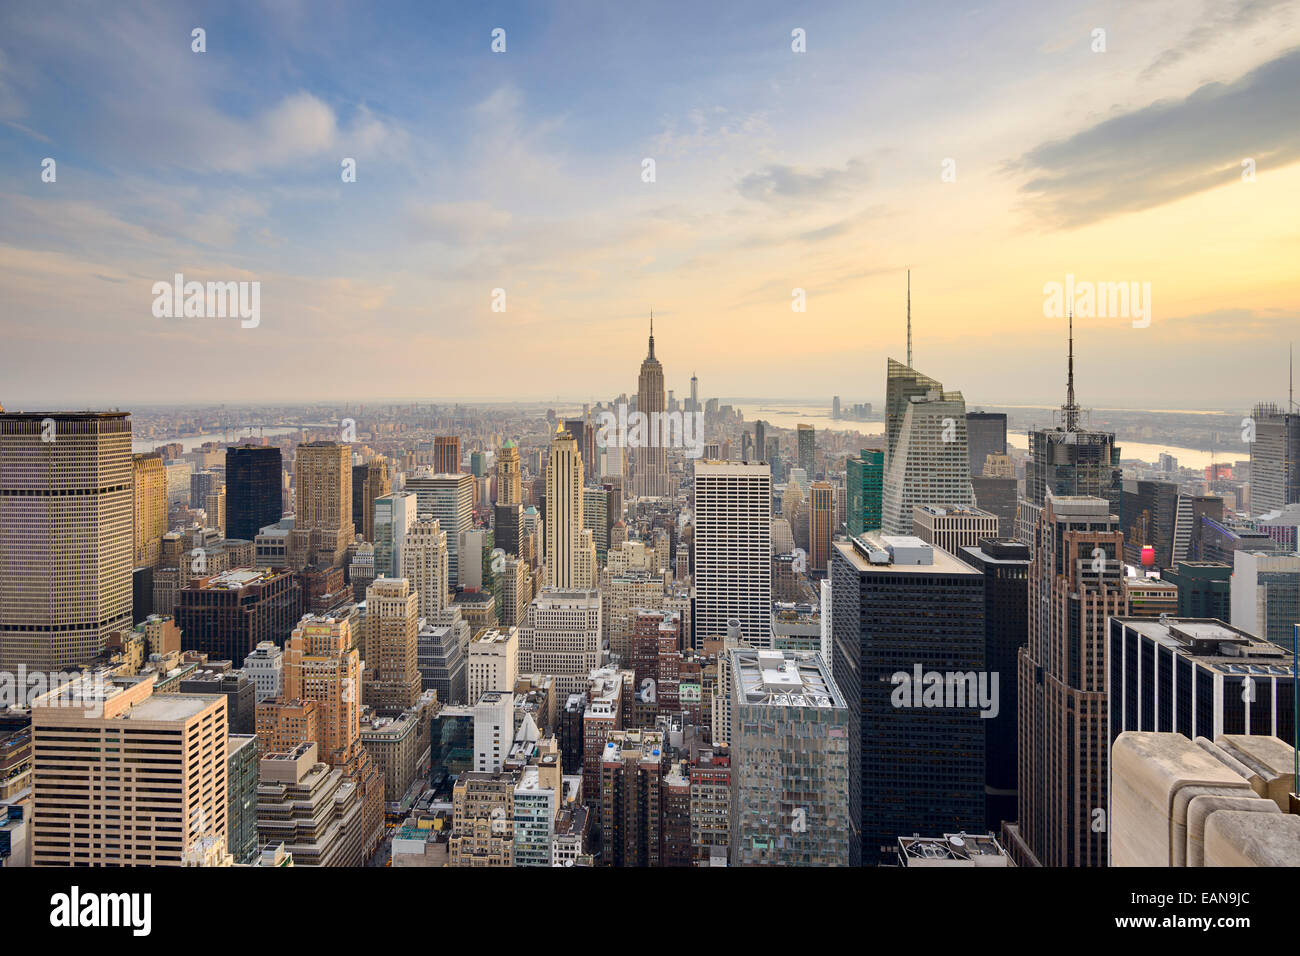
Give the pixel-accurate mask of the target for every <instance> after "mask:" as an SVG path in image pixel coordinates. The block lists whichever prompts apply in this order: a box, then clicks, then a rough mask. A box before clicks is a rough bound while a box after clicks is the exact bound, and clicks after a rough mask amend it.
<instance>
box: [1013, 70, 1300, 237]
mask: <svg viewBox="0 0 1300 956" xmlns="http://www.w3.org/2000/svg"><path fill="white" fill-rule="evenodd" d="M1298 101H1300V48H1296V49H1292V50H1290V51H1288V52H1287V53H1285V54H1283V55H1282V56H1279V57H1277V58H1276V59H1274V60H1272V61H1270V62H1268V63H1265V64H1264V65H1262V66H1259V67H1257V68H1256V69H1254V70H1253V71H1251V72H1250V73H1247V74H1246V75H1245V76H1243V77H1241V78H1240V79H1238V80H1236V81H1234V82H1232V83H1227V84H1224V83H1207V84H1205V85H1204V86H1202V87H1200V88H1199V89H1197V90H1195V91H1194V92H1193V93H1191V94H1190V95H1189V96H1187V97H1186V98H1185V99H1182V100H1162V101H1159V102H1156V103H1153V104H1151V105H1150V106H1147V107H1144V108H1143V109H1139V110H1136V111H1134V112H1130V113H1126V114H1123V115H1120V116H1115V117H1112V118H1110V119H1107V120H1105V121H1103V122H1101V123H1098V124H1097V125H1095V126H1092V127H1089V128H1088V129H1085V130H1082V131H1080V132H1078V133H1076V134H1074V135H1073V136H1071V137H1069V138H1067V139H1063V140H1055V141H1051V142H1046V143H1043V144H1041V145H1039V146H1037V147H1035V148H1034V149H1032V150H1030V151H1029V152H1027V153H1025V154H1024V155H1023V156H1022V157H1021V158H1020V159H1019V160H1017V161H1015V162H1012V163H1010V164H1008V169H1009V170H1011V171H1014V172H1027V173H1028V174H1029V175H1030V177H1031V178H1030V179H1029V180H1028V181H1027V182H1025V183H1024V184H1023V185H1022V186H1021V192H1022V193H1024V194H1025V195H1027V196H1028V197H1030V198H1029V206H1030V208H1031V210H1032V211H1033V212H1034V213H1035V214H1036V215H1037V216H1038V217H1039V218H1041V219H1042V220H1044V221H1045V222H1047V223H1048V224H1050V225H1053V226H1056V227H1061V228H1069V227H1075V226H1082V225H1086V224H1088V223H1092V222H1098V221H1101V220H1103V219H1107V218H1110V217H1112V216H1118V215H1122V214H1124V213H1130V212H1137V211H1140V210H1143V209H1151V208H1154V207H1156V206H1160V205H1164V204H1165V203H1169V202H1173V201H1175V200H1177V199H1182V198H1184V197H1186V196H1191V195H1195V194H1196V193H1199V192H1203V191H1205V190H1207V189H1212V188H1214V187H1216V186H1222V185H1225V184H1227V183H1230V182H1233V181H1239V179H1240V174H1241V170H1242V167H1241V162H1242V159H1243V158H1246V157H1249V158H1252V159H1254V160H1255V162H1256V164H1257V167H1258V169H1260V170H1261V171H1263V170H1266V169H1268V168H1269V167H1273V168H1279V167H1282V166H1286V165H1289V164H1291V163H1293V162H1295V161H1297V160H1298V159H1300V124H1297V123H1296V122H1295V105H1296V103H1297V102H1298Z"/></svg>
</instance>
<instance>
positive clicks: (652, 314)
mask: <svg viewBox="0 0 1300 956" xmlns="http://www.w3.org/2000/svg"><path fill="white" fill-rule="evenodd" d="M649 357H650V358H654V357H655V310H654V309H651V310H650V356H649Z"/></svg>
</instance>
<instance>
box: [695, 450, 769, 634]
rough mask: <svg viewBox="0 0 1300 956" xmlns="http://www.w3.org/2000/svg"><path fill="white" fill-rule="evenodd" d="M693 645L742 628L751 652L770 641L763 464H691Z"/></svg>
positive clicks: (766, 492)
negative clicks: (734, 624)
mask: <svg viewBox="0 0 1300 956" xmlns="http://www.w3.org/2000/svg"><path fill="white" fill-rule="evenodd" d="M694 556H695V593H696V611H695V614H696V617H695V633H696V635H697V639H698V640H700V641H703V640H715V639H717V638H721V637H724V636H725V635H726V634H727V624H728V622H729V621H731V620H733V619H734V620H737V621H739V622H740V630H741V636H742V637H743V638H744V640H745V641H747V642H748V643H749V644H750V646H752V647H758V648H767V647H770V646H771V641H772V566H771V562H772V471H771V468H770V467H769V466H768V465H766V464H755V463H752V462H735V461H705V460H700V461H696V462H695V555H694Z"/></svg>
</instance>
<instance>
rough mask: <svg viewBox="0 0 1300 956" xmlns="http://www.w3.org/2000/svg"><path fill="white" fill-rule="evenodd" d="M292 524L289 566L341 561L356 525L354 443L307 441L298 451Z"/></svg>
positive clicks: (295, 566)
mask: <svg viewBox="0 0 1300 956" xmlns="http://www.w3.org/2000/svg"><path fill="white" fill-rule="evenodd" d="M293 467H294V526H293V532H292V533H291V534H290V538H289V540H290V552H291V553H290V564H291V565H292V566H293V567H294V568H295V569H301V568H303V567H305V566H306V565H307V564H310V563H312V562H313V561H320V562H324V563H326V564H330V565H335V566H337V565H339V564H341V563H342V561H343V555H344V553H345V552H346V551H347V548H348V545H350V544H351V543H352V538H353V535H354V534H355V528H354V527H353V525H352V446H350V445H340V444H339V443H338V442H332V441H318V442H304V443H303V444H301V445H299V446H298V448H297V451H296V452H295V453H294V462H293Z"/></svg>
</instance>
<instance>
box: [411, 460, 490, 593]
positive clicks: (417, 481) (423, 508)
mask: <svg viewBox="0 0 1300 956" xmlns="http://www.w3.org/2000/svg"><path fill="white" fill-rule="evenodd" d="M406 490H407V491H411V492H414V493H415V496H416V499H417V501H418V502H419V504H418V510H419V513H420V514H421V515H426V514H427V515H433V517H435V518H437V519H438V523H439V526H440V528H441V529H442V530H443V531H444V532H446V534H447V572H448V575H449V578H448V580H449V581H450V584H449V585H448V587H451V588H454V587H455V586H456V582H458V581H459V580H460V558H459V555H460V536H461V532H463V531H468V530H469V529H470V528H472V527H473V526H474V476H473V475H471V474H469V472H465V473H464V474H429V473H427V472H425V473H421V474H418V475H414V476H412V477H410V478H407V479H406Z"/></svg>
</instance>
